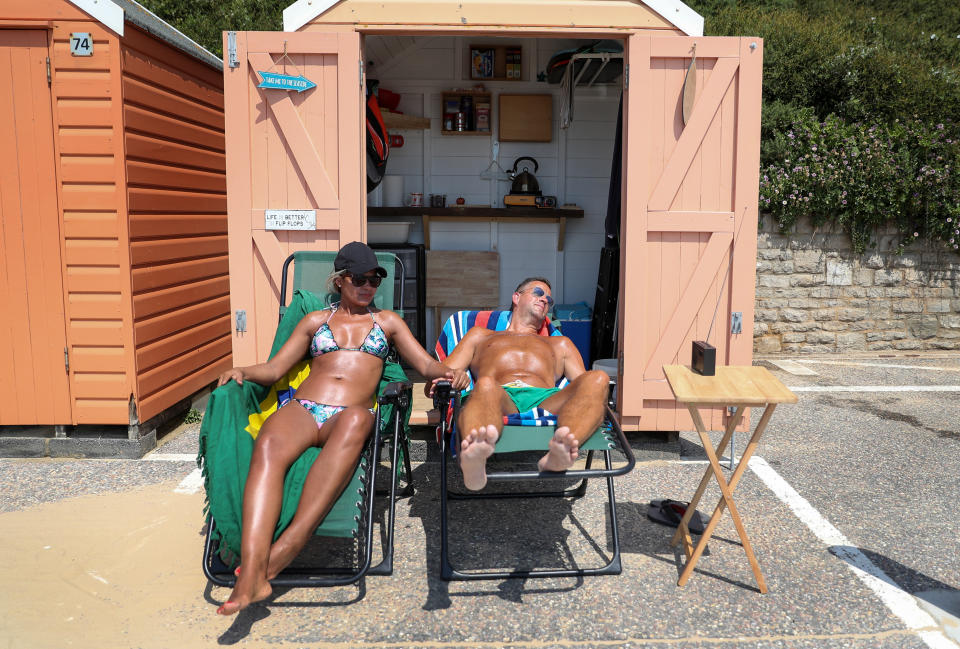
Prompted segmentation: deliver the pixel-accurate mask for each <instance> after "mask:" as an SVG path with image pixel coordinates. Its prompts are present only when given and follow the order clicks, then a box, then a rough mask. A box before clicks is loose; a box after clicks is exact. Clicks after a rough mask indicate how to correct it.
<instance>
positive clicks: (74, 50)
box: [70, 32, 93, 56]
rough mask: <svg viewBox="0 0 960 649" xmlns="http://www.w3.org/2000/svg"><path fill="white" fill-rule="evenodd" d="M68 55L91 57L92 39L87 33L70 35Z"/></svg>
mask: <svg viewBox="0 0 960 649" xmlns="http://www.w3.org/2000/svg"><path fill="white" fill-rule="evenodd" d="M70 54H71V55H73V56H93V37H92V36H91V35H90V33H89V32H73V33H71V34H70Z"/></svg>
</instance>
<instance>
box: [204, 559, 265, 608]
mask: <svg viewBox="0 0 960 649" xmlns="http://www.w3.org/2000/svg"><path fill="white" fill-rule="evenodd" d="M238 570H239V568H238ZM247 581H251V582H255V583H251V584H247V583H246V582H247ZM272 592H273V588H272V587H271V586H270V582H269V581H267V580H266V579H255V578H251V579H249V580H248V579H243V578H242V577H241V578H238V579H237V585H236V586H234V588H233V592H232V593H230V598H229V599H228V600H227V601H226V602H224V604H223V606H221V607H220V608H218V609H217V615H233V614H235V613H239V612H240V611H242V610H243V609H245V608H247V607H248V606H250V605H251V604H253V603H254V602H259V601H261V600H264V599H266V598H268V597H270V594H271V593H272Z"/></svg>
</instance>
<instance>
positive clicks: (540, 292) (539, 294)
mask: <svg viewBox="0 0 960 649" xmlns="http://www.w3.org/2000/svg"><path fill="white" fill-rule="evenodd" d="M530 292H531V293H532V294H533V297H546V298H547V306H548V307H550V306H553V298H552V297H550V296H549V295H547V292H546V291H544V290H543V289H542V288H540V287H539V286H534V287H533V288H532V289H531V290H530Z"/></svg>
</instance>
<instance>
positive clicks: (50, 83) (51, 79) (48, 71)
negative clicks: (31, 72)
mask: <svg viewBox="0 0 960 649" xmlns="http://www.w3.org/2000/svg"><path fill="white" fill-rule="evenodd" d="M52 84H53V78H52V77H51V76H50V57H49V56H48V57H47V85H48V86H49V85H52Z"/></svg>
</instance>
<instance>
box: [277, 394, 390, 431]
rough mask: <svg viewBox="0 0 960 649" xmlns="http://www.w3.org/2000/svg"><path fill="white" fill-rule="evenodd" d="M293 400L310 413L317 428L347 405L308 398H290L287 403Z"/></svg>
mask: <svg viewBox="0 0 960 649" xmlns="http://www.w3.org/2000/svg"><path fill="white" fill-rule="evenodd" d="M294 401H296V402H297V403H299V404H300V405H301V406H303V408H304V409H305V410H306V411H307V412H309V413H310V415H311V416H312V417H313V419H314V421H316V422H317V428H320V427H322V426H323V424H324V422H325V421H327V420H328V419H330V417H333V416H334V415H335V414H337V413H338V412H340V411H341V410H344V409H345V408H346V407H347V406H328V405H327V404H325V403H317V402H316V401H310V400H309V399H291V400H290V401H288V402H287V403H293V402H294ZM284 405H287V404H284ZM370 414H371V415H372V414H374V412H373V408H370Z"/></svg>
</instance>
